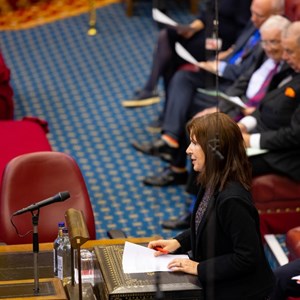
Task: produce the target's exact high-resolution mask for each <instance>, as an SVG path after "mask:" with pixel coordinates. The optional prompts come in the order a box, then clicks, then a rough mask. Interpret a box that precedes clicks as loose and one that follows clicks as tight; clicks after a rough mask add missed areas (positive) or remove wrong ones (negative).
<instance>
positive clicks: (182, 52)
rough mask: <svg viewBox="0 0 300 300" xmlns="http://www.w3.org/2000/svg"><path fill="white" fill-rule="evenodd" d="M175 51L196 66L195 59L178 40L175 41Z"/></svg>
mask: <svg viewBox="0 0 300 300" xmlns="http://www.w3.org/2000/svg"><path fill="white" fill-rule="evenodd" d="M175 51H176V53H177V54H178V55H179V56H180V57H181V58H183V59H184V60H186V61H187V62H189V63H191V64H193V65H196V66H198V62H197V60H196V59H195V58H194V57H193V56H192V55H191V54H190V53H189V52H188V51H187V50H186V49H185V48H184V47H183V46H182V45H181V44H180V43H178V42H176V43H175Z"/></svg>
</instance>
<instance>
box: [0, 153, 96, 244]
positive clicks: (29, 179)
mask: <svg viewBox="0 0 300 300" xmlns="http://www.w3.org/2000/svg"><path fill="white" fill-rule="evenodd" d="M62 191H68V192H69V193H70V198H69V199H67V200H65V201H64V202H58V203H52V204H50V205H48V206H44V207H42V208H40V213H39V222H38V235H39V242H53V241H54V239H55V237H56V235H57V230H58V227H57V226H58V222H60V221H64V220H65V216H64V215H65V212H66V210H67V209H68V208H75V209H78V210H81V211H82V212H83V214H84V216H85V219H86V223H87V227H88V230H89V234H90V238H91V239H95V238H96V233H95V221H94V214H93V209H92V206H91V202H90V198H89V195H88V191H87V188H86V185H85V182H84V179H83V176H82V173H81V171H80V169H79V167H78V165H77V163H76V161H75V160H74V159H73V158H72V157H71V156H69V155H67V154H65V153H61V152H53V151H44V152H35V153H29V154H23V155H20V156H18V157H16V158H14V159H12V160H11V161H10V162H9V163H8V164H7V166H6V168H5V170H4V172H3V176H2V189H1V194H0V197H1V198H0V216H1V217H0V228H1V230H0V240H1V241H3V242H5V243H6V244H25V243H31V242H32V233H30V234H29V235H27V236H25V237H19V236H18V235H17V233H16V230H15V228H14V227H13V225H12V224H11V216H12V214H13V213H14V212H16V211H18V210H19V209H22V208H24V207H27V206H28V205H30V204H33V203H37V202H39V201H41V200H44V199H47V198H49V197H51V196H54V195H56V194H57V193H59V192H62ZM12 221H13V223H14V224H15V225H16V227H17V228H18V231H19V233H20V234H25V233H26V232H27V231H29V230H32V229H33V225H32V215H31V213H30V212H26V213H23V214H21V215H17V216H14V217H12Z"/></svg>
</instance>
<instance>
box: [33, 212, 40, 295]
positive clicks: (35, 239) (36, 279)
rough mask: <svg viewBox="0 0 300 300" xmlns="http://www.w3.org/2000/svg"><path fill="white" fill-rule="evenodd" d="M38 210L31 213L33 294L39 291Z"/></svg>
mask: <svg viewBox="0 0 300 300" xmlns="http://www.w3.org/2000/svg"><path fill="white" fill-rule="evenodd" d="M39 213H40V210H38V211H37V213H36V214H35V213H34V212H31V214H32V225H33V233H32V251H33V270H34V294H35V295H38V294H39V292H40V288H39V271H38V254H39V235H38V222H39Z"/></svg>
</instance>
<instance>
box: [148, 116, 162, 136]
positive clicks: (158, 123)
mask: <svg viewBox="0 0 300 300" xmlns="http://www.w3.org/2000/svg"><path fill="white" fill-rule="evenodd" d="M161 127H162V120H161V119H160V118H157V119H155V120H153V121H152V122H151V123H150V124H149V125H148V126H147V130H148V131H149V132H151V133H159V132H161Z"/></svg>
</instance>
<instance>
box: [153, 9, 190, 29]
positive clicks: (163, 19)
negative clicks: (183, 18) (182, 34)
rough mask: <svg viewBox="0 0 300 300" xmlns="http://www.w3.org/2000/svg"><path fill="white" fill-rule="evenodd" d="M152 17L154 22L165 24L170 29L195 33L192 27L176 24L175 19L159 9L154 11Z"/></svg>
mask: <svg viewBox="0 0 300 300" xmlns="http://www.w3.org/2000/svg"><path fill="white" fill-rule="evenodd" d="M152 17H153V20H154V21H156V22H158V23H161V24H164V25H166V26H168V27H170V28H174V29H177V30H182V31H190V30H191V31H193V30H194V29H193V28H191V27H190V25H183V24H178V23H177V22H175V21H174V20H173V19H171V18H170V17H168V16H167V15H166V14H164V13H163V12H161V11H160V10H158V9H157V8H153V9H152Z"/></svg>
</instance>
